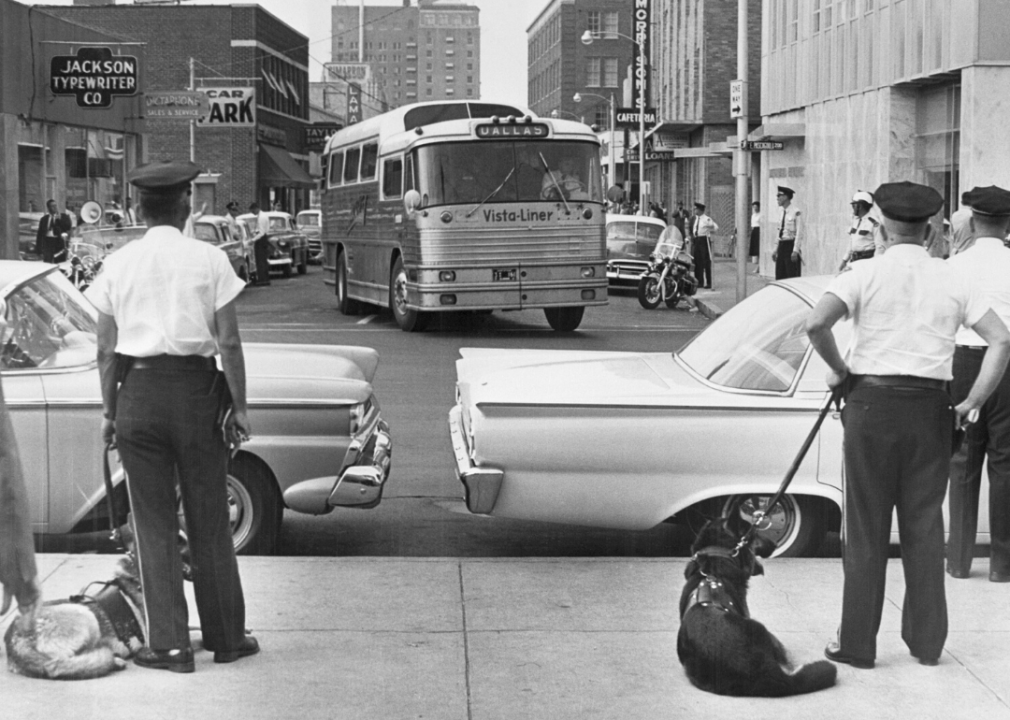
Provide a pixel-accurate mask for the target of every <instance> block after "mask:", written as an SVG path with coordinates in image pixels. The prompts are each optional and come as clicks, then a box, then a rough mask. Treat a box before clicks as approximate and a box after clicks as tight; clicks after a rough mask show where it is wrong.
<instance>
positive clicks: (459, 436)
mask: <svg viewBox="0 0 1010 720" xmlns="http://www.w3.org/2000/svg"><path fill="white" fill-rule="evenodd" d="M449 435H450V437H451V438H452V452H453V455H455V456H456V477H458V478H459V481H460V482H461V483H463V488H464V489H465V491H466V492H465V497H466V507H467V510H469V511H470V512H472V513H476V514H478V515H489V514H490V513H491V511H492V510H494V506H495V503H496V502H498V493H499V492H501V484H502V480H504V479H505V471H504V470H498V469H497V468H485V467H477V466H476V465H474V463H473V460H471V458H470V448H469V444H468V443H467V440H466V432H465V430H464V428H463V408H461V407H460V406H459V405H456V406H455V407H453V409H452V410H450V411H449Z"/></svg>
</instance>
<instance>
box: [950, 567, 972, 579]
mask: <svg viewBox="0 0 1010 720" xmlns="http://www.w3.org/2000/svg"><path fill="white" fill-rule="evenodd" d="M947 574H948V575H950V576H951V577H952V578H957V579H958V580H964V579H965V578H966V577H968V576H969V575H971V571H970V570H961V569H959V568H956V567H953V566H952V565H948V566H947Z"/></svg>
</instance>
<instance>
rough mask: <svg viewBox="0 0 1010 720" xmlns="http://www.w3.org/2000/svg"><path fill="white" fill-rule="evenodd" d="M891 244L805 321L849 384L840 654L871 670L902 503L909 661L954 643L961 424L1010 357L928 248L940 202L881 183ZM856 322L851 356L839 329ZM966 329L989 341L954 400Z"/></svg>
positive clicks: (992, 325) (837, 658)
mask: <svg viewBox="0 0 1010 720" xmlns="http://www.w3.org/2000/svg"><path fill="white" fill-rule="evenodd" d="M874 196H875V198H876V200H877V206H878V207H879V208H880V210H881V213H882V214H883V216H884V228H885V233H886V238H885V240H886V241H887V242H888V243H889V245H888V250H887V252H886V253H884V254H883V255H881V256H880V257H875V258H872V259H870V260H864V261H862V262H857V263H853V264H852V265H850V266H849V268H848V269H847V270H846V271H845V272H843V273H841V274H840V275H838V276H837V277H835V278H834V280H832V281H831V283H830V284H829V285H828V288H827V290H826V292H825V293H824V295H823V296H822V297H821V299H820V300H819V301H818V303H817V305H816V307H814V309H813V311H812V312H811V314H810V317H809V318H808V320H807V334H808V335H809V337H810V342H811V344H812V345H813V346H814V348H815V349H816V350H817V352H818V354H820V356H821V357H822V358H824V360H825V362H826V363H827V365H828V367H829V373H828V378H827V380H828V385H829V386H831V387H832V388H835V387H837V386H839V385H841V384H842V383H843V382H845V383H846V387H847V388H848V397H847V399H846V403H845V408H844V410H843V411H842V423H843V426H844V429H845V430H844V432H845V439H844V458H845V489H844V492H845V495H844V503H845V504H844V512H843V519H844V528H843V552H842V566H843V569H844V573H845V582H844V592H843V597H842V621H841V624H840V625H839V628H838V641H837V642H833V643H830V644H829V645H828V646H827V648H825V651H824V653H825V655H826V656H827V658H828V659H829V660H832V661H834V662H842V663H849V664H851V665H852V666H853V667H858V668H872V667H873V665H874V662H875V660H876V655H877V644H876V638H877V630H878V629H879V627H880V617H881V613H882V610H883V604H884V585H885V576H886V572H887V558H888V540H889V536H890V530H891V514H892V512H893V511H894V510H895V509H896V510H897V515H898V529H899V532H900V535H901V562H902V566H903V568H904V571H905V587H906V589H905V601H904V606H903V609H902V624H901V628H902V630H901V637H902V639H903V640H904V641H905V644H906V645H907V646H908V648H909V650H910V651H911V653H912V656H913V657H915V658H916V659H917V660H918V661H919V662H920V663H921V664H923V665H935V664H937V663H938V662H939V659H940V654H941V652H942V651H943V645H944V642H945V641H946V637H947V601H946V596H945V594H944V587H943V579H944V568H943V559H944V548H943V510H942V507H943V498H944V495H945V493H946V488H947V472H948V470H949V466H950V455H951V446H952V442H953V435H954V433H953V431H954V428H955V426H956V425H955V423H957V424H959V425H960V424H963V423H964V422H965V420H966V418H968V417H970V416H971V415H973V414H974V413H975V412H977V411H978V410H979V408H981V407H982V405H983V403H984V402H985V400H986V398H987V397H989V395H990V393H992V391H993V389H994V388H995V387H996V385H997V383H998V382H999V379H1000V378H1001V377H1002V375H1003V371H1004V369H1005V368H1006V364H1007V359H1008V357H1010V332H1008V331H1007V328H1006V326H1005V325H1004V324H1003V322H1002V321H1001V320H1000V319H999V316H998V315H997V314H996V313H995V312H993V311H992V310H991V309H990V308H989V303H988V302H987V301H986V300H985V298H984V297H983V296H982V294H981V293H980V292H978V291H977V290H976V289H975V288H974V287H973V286H972V284H971V283H970V282H968V280H967V279H966V278H964V276H963V275H962V274H961V273H959V272H957V271H956V270H955V269H954V268H952V267H951V266H950V265H948V264H947V263H946V262H945V261H943V260H939V259H937V258H931V257H930V256H929V254H928V253H927V252H926V250H925V248H923V246H922V243H923V240H924V238H925V233H926V225H927V222H928V220H929V218H930V217H932V216H933V215H935V214H936V213H937V212H939V211H940V209H941V208H942V207H943V198H941V197H940V194H939V193H937V192H936V191H935V190H933V189H932V188H929V187H926V186H924V185H917V184H915V183H910V182H901V183H886V184H884V185H881V186H880V187H879V188H877V191H876V192H875V193H874ZM845 317H848V318H851V320H852V324H853V329H852V339H851V340H850V343H849V347H848V349H847V351H846V354H845V357H844V359H843V357H842V355H841V353H840V352H839V350H838V346H837V345H836V343H835V337H834V335H833V333H832V327H833V326H834V325H835V324H836V323H837V322H838V321H839V320H841V319H842V318H845ZM961 325H967V326H969V327H972V328H973V329H974V330H975V331H976V332H978V334H979V335H980V336H981V337H982V338H983V339H984V340H985V341H986V342H987V343H988V344H989V351H988V352H987V353H986V355H985V358H984V359H983V361H982V365H981V368H980V370H979V374H978V378H977V379H976V381H975V383H974V384H973V386H972V388H971V390H970V392H969V393H968V395H967V397H966V398H965V399H964V400H963V401H962V402H960V403H958V405H957V406H956V407H955V406H954V405H953V403H952V402H951V399H950V396H949V395H948V393H947V386H948V383H949V381H950V379H951V365H952V361H953V357H954V336H955V334H956V332H957V330H958V328H959V327H960V326H961Z"/></svg>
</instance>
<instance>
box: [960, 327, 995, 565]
mask: <svg viewBox="0 0 1010 720" xmlns="http://www.w3.org/2000/svg"><path fill="white" fill-rule="evenodd" d="M983 357H985V349H984V348H969V347H964V346H961V345H958V346H957V349H956V350H955V351H954V381H953V382H952V383H951V398H952V399H953V401H954V403H955V404H956V403H959V402H962V401H963V400H964V399H965V398H966V397H968V393H969V391H970V390H971V386H972V385H973V384H974V382H975V378H977V377H978V371H979V369H980V368H981V366H982V358H983ZM987 455H988V460H989V532H990V537H991V544H990V546H989V557H990V564H989V570H990V571H991V572H997V573H1000V574H1004V575H1006V574H1010V373H1005V374H1004V375H1003V379H1002V380H1001V381H1000V383H999V385H998V386H997V388H996V390H995V392H993V394H992V395H990V396H989V399H988V400H987V401H986V403H985V404H984V405H983V406H982V408H981V410H980V412H979V417H978V421H977V422H975V423H973V424H971V425H969V426H968V430H967V432H966V433H965V438H964V442H963V443H962V444H961V448H960V450H958V451H957V452H956V453H955V454H954V457H953V458H951V461H950V539H949V540H948V542H947V563H948V565H949V566H950V567H951V568H952V569H955V570H959V571H963V572H964V573H965V574H967V573H968V571H969V570H970V569H971V558H972V552H973V550H974V548H975V533H976V530H977V528H978V499H979V490H980V488H981V486H982V464H983V462H985V460H986V456H987Z"/></svg>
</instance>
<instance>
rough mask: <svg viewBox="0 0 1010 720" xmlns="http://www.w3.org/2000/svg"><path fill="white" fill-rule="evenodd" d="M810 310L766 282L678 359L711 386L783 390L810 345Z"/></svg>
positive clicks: (719, 320) (706, 330)
mask: <svg viewBox="0 0 1010 720" xmlns="http://www.w3.org/2000/svg"><path fill="white" fill-rule="evenodd" d="M809 313H810V305H809V304H808V303H807V302H806V301H805V300H803V298H801V297H800V296H799V295H797V294H795V293H793V292H791V291H790V290H787V289H785V288H783V287H780V286H777V285H770V286H768V287H766V288H764V289H763V290H761V291H760V292H758V293H755V295H754V296H753V297H752V298H749V299H748V300H747V301H745V302H742V303H740V304H738V305H735V306H734V307H733V308H732V309H731V310H729V311H728V312H727V313H726V314H724V315H723V316H721V317H720V318H719V319H718V320H716V321H715V322H714V323H712V324H711V325H710V326H709V327H708V328H706V329H705V330H704V331H702V332H701V333H699V334H698V335H697V336H695V338H694V339H693V340H692V341H691V342H690V343H689V344H688V345H687V346H686V347H685V348H684V349H683V350H682V351H681V352H680V353H679V357H680V359H681V360H682V361H683V362H684V363H685V364H686V365H687V366H688V367H690V368H691V369H692V370H694V371H695V372H696V373H698V374H699V375H700V376H701V377H703V378H705V379H706V380H708V381H709V382H712V383H715V384H716V385H722V386H723V387H727V388H735V389H739V390H765V391H771V392H785V391H787V390H789V389H790V388H791V387H792V385H793V382H794V380H795V379H796V374H797V372H798V371H799V369H800V367H801V366H802V364H803V359H804V358H805V357H806V354H807V350H808V348H809V347H810V341H809V340H808V339H807V333H806V320H807V315H808V314H809Z"/></svg>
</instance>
